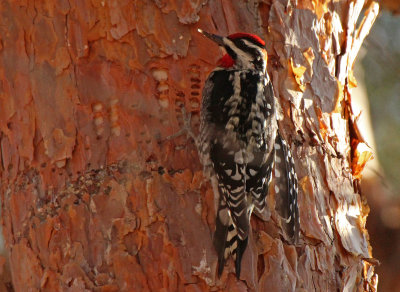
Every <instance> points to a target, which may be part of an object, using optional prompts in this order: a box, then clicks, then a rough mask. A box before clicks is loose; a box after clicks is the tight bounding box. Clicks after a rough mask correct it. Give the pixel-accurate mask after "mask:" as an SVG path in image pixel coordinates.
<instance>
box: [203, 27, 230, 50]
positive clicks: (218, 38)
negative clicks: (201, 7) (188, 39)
mask: <svg viewBox="0 0 400 292" xmlns="http://www.w3.org/2000/svg"><path fill="white" fill-rule="evenodd" d="M197 31H198V32H199V33H201V34H202V35H204V36H205V37H207V38H209V39H210V40H212V41H213V42H215V43H217V44H218V45H219V46H225V44H224V38H223V37H221V36H219V35H216V34H212V33H208V32H206V31H204V30H202V29H200V28H198V29H197Z"/></svg>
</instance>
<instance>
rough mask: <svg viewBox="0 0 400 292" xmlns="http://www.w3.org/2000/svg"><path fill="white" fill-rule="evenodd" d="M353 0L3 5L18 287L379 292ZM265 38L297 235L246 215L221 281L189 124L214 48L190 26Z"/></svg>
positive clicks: (4, 164) (9, 217)
mask: <svg viewBox="0 0 400 292" xmlns="http://www.w3.org/2000/svg"><path fill="white" fill-rule="evenodd" d="M363 5H364V1H363V0H357V1H333V2H332V1H290V0H289V1H288V0H271V1H257V0H252V1H227V0H226V1H222V0H210V1H208V2H207V1H188V0H182V1H144V0H136V1H133V2H132V1H115V0H113V1H73V0H72V1H50V0H49V1H29V0H28V1H19V2H17V1H2V2H1V5H0V9H1V24H2V25H1V26H0V38H1V47H0V48H1V51H0V52H1V53H0V62H1V65H0V78H1V87H0V98H1V99H0V100H1V107H0V130H1V136H0V139H1V140H0V143H1V145H0V146H1V166H0V167H1V202H2V210H1V215H2V220H3V221H2V222H3V233H4V236H5V240H6V244H7V249H8V251H9V263H10V268H11V274H12V282H13V286H14V289H15V291H208V290H213V291H217V290H224V291H246V290H255V291H294V290H296V289H297V291H337V290H341V291H370V290H372V291H375V290H376V285H377V275H376V274H375V273H374V263H375V260H374V259H373V258H372V254H371V247H370V246H369V243H368V233H367V231H366V229H365V222H366V217H367V215H368V211H369V209H368V206H367V205H366V202H365V199H364V198H363V196H362V195H361V194H360V192H359V188H358V185H359V179H360V177H361V175H360V171H361V170H362V168H363V166H364V164H365V162H366V160H367V159H368V156H369V152H368V150H365V149H366V146H365V144H364V143H363V140H362V138H361V137H360V135H359V134H358V131H357V125H356V118H355V117H354V116H353V115H352V110H351V95H350V89H351V87H352V86H354V83H355V80H354V77H352V66H353V63H354V59H355V56H356V55H357V53H358V50H359V47H360V45H361V43H362V41H363V39H364V37H365V35H366V34H367V33H368V31H369V28H370V26H371V25H372V23H373V21H374V19H375V17H376V14H377V9H378V8H377V4H376V3H372V4H371V6H370V8H369V9H368V10H367V11H366V17H365V21H363V22H362V23H361V24H360V28H359V29H358V30H357V29H356V28H355V23H356V20H357V18H358V16H359V14H360V11H361V8H362V7H363ZM198 27H201V28H202V29H204V30H206V31H210V32H216V33H218V34H221V35H226V34H230V33H234V32H237V31H245V32H251V33H256V34H259V35H260V36H262V37H263V38H264V39H265V40H266V41H267V49H268V52H269V53H270V58H269V60H270V63H269V67H268V72H270V75H271V77H272V79H273V84H274V87H275V93H276V95H277V97H278V100H279V101H280V108H281V110H280V114H279V116H280V121H279V124H280V127H281V129H282V133H283V135H284V136H285V138H286V139H287V140H288V141H289V144H290V145H291V148H292V151H293V153H294V157H295V161H296V169H297V173H298V178H299V185H300V190H299V191H300V194H299V208H300V217H301V238H300V243H299V244H298V245H297V246H293V245H290V244H289V243H287V242H286V241H285V240H284V238H283V237H282V236H281V234H282V232H281V231H282V230H281V227H280V226H279V223H278V222H279V220H278V215H277V213H276V212H275V211H274V208H273V205H274V200H273V194H271V195H270V196H269V198H268V203H269V206H270V211H271V218H270V220H269V221H267V222H262V221H260V220H258V219H256V218H253V219H252V230H253V232H252V234H251V235H250V242H249V247H248V249H247V251H246V253H245V254H244V257H243V258H244V259H243V263H242V275H241V279H240V280H237V279H236V278H235V276H234V274H233V273H232V272H233V270H234V268H233V263H232V262H230V263H229V266H228V267H226V268H225V271H224V273H223V275H222V277H221V279H218V278H217V277H216V263H217V256H216V253H215V251H214V248H213V246H212V233H213V231H214V227H215V223H214V222H215V210H214V199H213V193H212V189H211V186H210V184H209V182H208V180H207V178H205V177H203V174H202V167H201V165H200V163H199V159H198V156H197V150H196V147H195V145H194V143H193V141H192V140H190V139H188V138H187V137H186V136H185V135H181V136H177V137H175V138H172V139H168V136H170V135H173V134H174V133H177V132H179V130H180V129H181V128H182V126H183V115H182V108H185V109H186V112H189V113H191V125H192V127H193V130H194V132H195V133H197V131H198V126H199V125H198V124H199V110H200V103H201V88H202V85H203V83H204V81H205V78H206V76H207V74H208V73H209V72H210V71H211V70H212V68H213V67H214V66H215V65H214V64H215V63H216V61H217V59H218V58H219V57H220V53H219V50H218V48H217V47H216V46H215V45H212V44H210V42H209V41H208V40H207V39H204V38H203V37H202V36H201V35H200V34H199V33H197V32H196V29H197V28H198Z"/></svg>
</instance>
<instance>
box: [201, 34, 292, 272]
mask: <svg viewBox="0 0 400 292" xmlns="http://www.w3.org/2000/svg"><path fill="white" fill-rule="evenodd" d="M199 31H200V32H201V33H202V34H204V35H205V36H206V37H208V38H210V39H211V40H213V41H214V42H216V43H217V44H218V45H220V46H222V47H224V49H225V50H226V52H227V54H226V55H225V56H224V57H223V58H222V59H221V62H220V64H219V66H218V67H217V68H216V69H215V70H214V71H213V72H212V73H211V74H210V75H209V77H208V79H207V81H206V82H205V85H204V89H203V101H202V109H201V126H200V141H199V142H200V145H199V147H200V149H199V150H200V156H201V159H202V163H203V165H204V167H205V170H206V171H207V172H209V173H210V175H211V178H212V179H214V181H215V183H216V184H217V189H218V190H217V191H215V192H218V194H216V195H218V198H217V200H218V207H217V208H218V209H217V219H216V231H215V234H214V246H215V248H216V251H217V253H218V275H221V273H222V271H223V268H224V265H225V262H226V260H227V258H228V257H229V255H232V256H233V258H234V259H235V268H236V276H237V277H239V276H240V267H241V259H242V255H243V252H244V251H245V249H246V246H247V241H248V235H249V232H250V216H251V214H252V212H253V209H254V210H255V211H257V213H259V214H260V213H262V212H263V210H264V208H265V205H266V200H265V198H266V196H267V194H268V186H269V184H270V181H271V177H272V169H273V165H274V160H275V151H274V144H275V142H276V141H275V140H276V138H277V133H278V125H277V121H276V115H275V98H274V93H273V88H272V83H271V81H270V79H269V76H268V73H267V71H266V67H267V52H266V50H265V43H264V41H262V40H261V39H260V38H259V37H257V36H255V35H251V34H245V33H237V34H233V35H230V36H228V37H220V36H216V35H213V34H209V33H206V32H204V31H201V30H199ZM296 182H297V181H296ZM296 190H297V189H296ZM296 197H297V192H296ZM296 208H297V206H296Z"/></svg>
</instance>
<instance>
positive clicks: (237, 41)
mask: <svg viewBox="0 0 400 292" xmlns="http://www.w3.org/2000/svg"><path fill="white" fill-rule="evenodd" d="M198 31H199V32H200V33H201V34H203V35H204V36H206V37H207V38H209V39H210V40H212V41H214V42H215V43H217V44H218V45H219V46H221V47H223V48H224V49H225V51H226V54H225V55H224V56H223V57H222V58H221V60H220V62H219V65H220V66H221V67H225V68H230V67H234V68H238V69H254V70H260V71H263V72H265V70H266V67H267V60H268V54H267V50H266V49H265V42H264V41H263V40H262V39H261V38H260V37H259V36H257V35H254V34H250V33H242V32H239V33H234V34H231V35H228V36H227V37H223V36H219V35H215V34H211V33H208V32H206V31H204V30H201V29H198Z"/></svg>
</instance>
